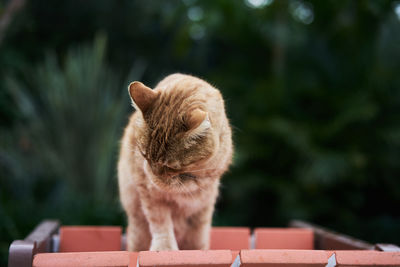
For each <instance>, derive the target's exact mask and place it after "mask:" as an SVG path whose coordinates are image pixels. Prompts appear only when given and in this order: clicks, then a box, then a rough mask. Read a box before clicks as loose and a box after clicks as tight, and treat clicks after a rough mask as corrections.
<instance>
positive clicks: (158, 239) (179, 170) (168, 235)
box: [118, 74, 232, 251]
mask: <svg viewBox="0 0 400 267" xmlns="http://www.w3.org/2000/svg"><path fill="white" fill-rule="evenodd" d="M129 93H130V96H131V99H132V103H133V105H134V106H135V108H136V109H137V111H136V112H134V113H133V114H132V116H131V117H130V120H129V123H128V126H127V127H126V128H125V132H124V135H123V138H122V142H121V150H120V157H119V162H118V180H119V191H120V199H121V203H122V205H123V207H124V209H125V212H126V214H127V217H128V229H127V244H128V250H130V251H140V250H148V249H150V250H176V249H207V248H208V247H209V230H210V227H211V220H212V213H213V210H214V204H215V201H216V198H217V195H218V186H219V180H220V178H221V176H222V174H223V173H224V172H225V171H226V170H227V168H228V166H229V164H230V163H231V159H232V138H231V128H230V126H229V122H228V119H227V118H226V115H225V108H224V102H223V99H222V96H221V94H220V92H219V91H218V90H217V89H215V88H214V87H212V86H211V85H210V84H208V83H207V82H205V81H203V80H201V79H199V78H196V77H193V76H189V75H183V74H172V75H169V76H167V77H166V78H165V79H163V80H162V81H161V82H160V83H159V84H158V85H157V86H156V87H155V88H154V90H151V89H150V88H148V87H146V86H145V85H143V84H142V83H139V82H134V83H131V84H130V86H129Z"/></svg>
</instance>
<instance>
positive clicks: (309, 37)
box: [0, 0, 400, 258]
mask: <svg viewBox="0 0 400 267" xmlns="http://www.w3.org/2000/svg"><path fill="white" fill-rule="evenodd" d="M8 2H9V1H2V2H1V4H0V16H3V17H4V12H5V11H4V10H6V9H5V6H6V5H7V3H8ZM2 14H3V15H2ZM0 18H1V17H0ZM5 33H6V34H5V38H4V39H3V41H2V43H0V117H1V118H2V119H1V121H0V130H1V132H0V136H1V139H0V149H1V150H0V170H1V172H0V218H1V220H0V236H1V237H2V238H1V241H0V250H1V253H2V255H5V254H7V249H8V245H9V243H10V242H11V241H12V240H13V239H18V238H23V237H24V236H25V235H26V234H27V233H28V232H29V231H30V230H31V229H32V228H33V226H34V225H36V224H37V223H38V222H39V221H40V220H42V219H44V218H59V219H61V221H62V223H64V224H103V225H104V224H125V222H124V215H123V213H122V210H121V208H120V206H119V203H118V196H117V190H116V171H115V164H116V159H117V152H118V139H119V137H120V136H121V134H122V129H123V127H124V125H125V124H126V122H127V118H128V115H129V112H130V111H131V109H130V103H129V99H128V96H127V93H126V86H127V84H128V81H132V80H141V81H143V82H144V83H146V84H148V85H149V86H153V85H155V84H156V82H157V81H158V80H160V79H161V78H162V77H163V76H165V75H167V74H169V73H172V72H177V71H179V72H184V73H191V74H194V75H197V76H200V77H203V78H205V79H206V80H208V81H210V82H211V83H212V84H214V85H215V86H217V87H218V88H219V89H220V90H221V91H222V93H223V95H224V97H225V99H226V106H227V110H228V114H229V117H230V118H231V122H232V125H233V128H234V141H235V160H234V165H233V167H232V168H231V171H230V172H229V173H228V174H227V175H226V176H225V177H224V179H223V186H222V187H221V197H220V200H219V202H218V205H217V209H216V214H215V220H214V224H216V225H245V226H250V227H254V226H285V225H286V224H287V222H288V221H289V220H290V219H292V218H299V219H305V220H309V221H312V222H314V223H318V224H321V225H324V226H326V227H331V228H333V229H335V230H337V231H341V232H344V233H347V234H350V235H352V236H356V237H359V238H362V239H365V240H367V241H370V242H394V243H398V244H399V243H400V212H399V204H400V164H399V163H400V120H399V114H400V75H399V73H400V3H399V2H396V1H374V0H361V1H333V0H329V1H316V0H313V1H298V0H282V1H277V0H275V1H272V0H245V1H227V0H213V1H212V0H206V1H196V0H185V1H177V0H168V1H157V2H156V1H128V0H119V1H103V0H98V1H93V0H91V1H44V0H32V1H27V2H26V3H25V5H24V6H23V8H22V9H21V10H20V11H19V12H17V13H16V14H15V16H14V17H13V19H12V22H11V24H10V25H9V27H8V28H7V31H6V32H5ZM2 258H4V257H2Z"/></svg>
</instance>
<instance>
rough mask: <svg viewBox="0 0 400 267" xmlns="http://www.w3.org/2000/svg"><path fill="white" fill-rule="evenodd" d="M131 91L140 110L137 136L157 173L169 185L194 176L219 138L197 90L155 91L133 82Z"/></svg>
mask: <svg viewBox="0 0 400 267" xmlns="http://www.w3.org/2000/svg"><path fill="white" fill-rule="evenodd" d="M129 94H130V96H131V99H132V103H133V105H134V107H135V108H136V109H137V110H139V112H140V113H141V116H138V119H137V120H136V125H135V126H134V127H135V131H134V135H135V139H136V141H137V145H138V147H139V150H140V152H141V153H142V155H143V157H145V159H146V160H147V164H148V166H149V169H151V171H152V173H153V174H154V176H156V177H158V178H159V179H160V182H162V183H166V184H168V183H174V180H178V181H179V180H180V181H179V182H184V181H185V180H187V179H195V178H196V177H197V175H196V172H195V170H196V169H199V168H200V166H202V164H203V163H204V162H207V160H208V159H209V158H210V157H211V156H212V155H213V153H214V152H215V150H216V145H217V140H218V139H217V138H216V136H215V133H214V132H213V127H212V124H211V122H210V118H209V115H208V112H207V110H206V109H205V106H204V104H203V102H202V101H199V96H197V95H196V90H187V89H185V88H179V87H177V88H173V90H168V91H166V90H163V91H154V90H152V89H150V88H148V87H147V86H145V85H144V84H142V83H140V82H133V83H131V84H130V85H129ZM191 171H192V172H191Z"/></svg>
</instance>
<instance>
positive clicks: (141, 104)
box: [128, 82, 158, 113]
mask: <svg viewBox="0 0 400 267" xmlns="http://www.w3.org/2000/svg"><path fill="white" fill-rule="evenodd" d="M128 91H129V95H130V96H131V100H132V104H133V106H134V107H135V108H136V109H138V108H139V109H140V110H141V111H142V113H145V112H146V111H147V110H149V108H150V107H151V106H152V105H153V103H154V101H155V100H156V99H157V97H158V93H157V92H155V91H153V90H152V89H151V88H149V87H147V86H146V85H144V84H143V83H141V82H132V83H131V84H130V85H129V87H128Z"/></svg>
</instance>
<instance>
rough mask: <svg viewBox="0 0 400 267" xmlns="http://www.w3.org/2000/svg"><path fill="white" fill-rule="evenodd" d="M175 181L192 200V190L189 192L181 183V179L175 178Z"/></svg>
mask: <svg viewBox="0 0 400 267" xmlns="http://www.w3.org/2000/svg"><path fill="white" fill-rule="evenodd" d="M177 181H178V183H179V185H180V188H181V189H182V190H183V191H184V193H185V194H188V195H189V196H190V197H191V198H192V200H195V198H194V196H193V194H192V192H190V190H189V189H188V188H187V187H186V186H185V185H184V184H183V183H182V181H180V180H177Z"/></svg>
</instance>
